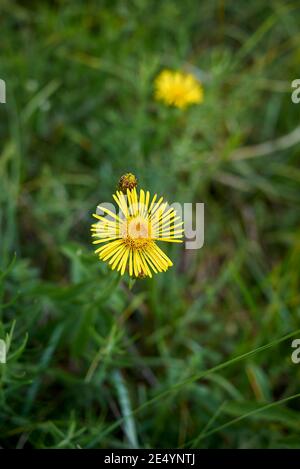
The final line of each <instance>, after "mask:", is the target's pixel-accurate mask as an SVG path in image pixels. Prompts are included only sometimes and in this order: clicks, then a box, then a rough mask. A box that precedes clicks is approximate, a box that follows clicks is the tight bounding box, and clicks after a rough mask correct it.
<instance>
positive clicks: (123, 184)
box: [118, 173, 138, 194]
mask: <svg viewBox="0 0 300 469" xmlns="http://www.w3.org/2000/svg"><path fill="white" fill-rule="evenodd" d="M137 183H138V181H137V178H136V177H135V175H134V174H132V173H126V174H123V176H122V177H121V178H120V180H119V183H118V190H119V191H121V192H123V194H126V193H127V189H129V190H132V189H133V188H134V187H136V186H137Z"/></svg>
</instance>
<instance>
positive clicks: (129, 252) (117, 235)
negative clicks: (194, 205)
mask: <svg viewBox="0 0 300 469" xmlns="http://www.w3.org/2000/svg"><path fill="white" fill-rule="evenodd" d="M113 198H114V200H115V202H116V203H117V204H118V207H119V209H120V214H119V215H117V214H115V213H114V212H112V211H111V210H109V209H107V208H106V207H103V206H99V207H98V209H99V212H101V215H99V214H94V215H93V216H94V217H95V218H96V219H98V222H97V223H94V224H93V225H92V228H91V231H92V237H94V238H97V239H95V240H94V241H93V244H103V246H100V247H99V248H98V249H96V251H95V252H96V253H97V254H98V255H99V258H100V259H101V260H103V261H106V262H108V264H109V265H110V266H111V268H112V269H113V270H114V269H117V271H119V272H120V274H121V275H124V273H125V271H126V269H127V267H128V272H129V275H130V276H131V277H145V276H148V277H152V271H153V272H155V273H158V272H163V271H166V270H168V268H169V267H170V266H172V265H173V264H172V261H171V260H170V259H169V258H168V256H167V255H166V254H165V253H164V252H163V251H162V250H161V249H160V248H159V247H158V246H157V244H156V242H157V241H167V242H173V243H181V242H182V240H181V239H180V238H182V237H183V231H184V229H183V227H182V225H183V222H182V221H181V220H180V217H179V216H177V214H176V212H175V210H174V209H173V208H168V203H167V202H164V203H162V202H163V197H161V198H160V199H159V200H158V201H157V202H156V199H157V195H156V194H155V195H154V197H153V198H152V201H151V203H150V193H149V191H147V192H144V191H143V190H142V189H141V190H140V191H139V194H138V192H137V190H136V188H135V187H134V188H133V189H127V193H126V195H125V194H124V193H123V192H122V191H117V192H116V194H114V195H113ZM102 214H103V215H102Z"/></svg>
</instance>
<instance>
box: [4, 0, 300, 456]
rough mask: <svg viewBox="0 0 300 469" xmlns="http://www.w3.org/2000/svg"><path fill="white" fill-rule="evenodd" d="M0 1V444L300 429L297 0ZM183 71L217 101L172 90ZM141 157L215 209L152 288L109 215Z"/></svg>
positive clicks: (242, 443)
mask: <svg viewBox="0 0 300 469" xmlns="http://www.w3.org/2000/svg"><path fill="white" fill-rule="evenodd" d="M0 10H1V15H0V25H1V29H0V44H1V47H0V78H2V79H4V80H5V81H6V85H7V103H6V104H1V105H0V187H1V191H0V268H1V272H0V338H2V339H4V338H6V340H7V344H8V345H9V351H8V361H7V364H6V365H0V445H1V446H2V447H4V448H135V447H140V448H191V447H198V448H271V447H272V448H278V447H279V448H288V447H297V448H299V447H300V418H299V411H300V399H299V398H297V397H293V396H295V395H297V393H298V392H299V378H300V372H299V370H300V368H299V367H300V365H298V366H297V365H295V364H293V363H292V361H291V352H292V348H291V341H292V338H289V339H287V340H280V338H282V337H284V336H285V335H287V334H289V333H291V332H295V331H297V329H299V327H300V326H299V318H300V307H299V304H300V292H299V277H300V270H299V265H300V238H299V233H300V229H299V228H300V227H299V215H300V207H299V196H300V167H299V161H300V158H299V157H300V152H299V151H300V144H299V143H300V127H298V125H299V112H300V104H299V105H298V106H297V105H296V104H293V103H292V102H291V82H292V80H294V79H296V78H298V77H300V66H299V63H300V33H299V22H300V6H299V3H298V2H285V1H272V2H267V1H260V0H249V1H247V2H236V1H234V0H232V1H222V0H206V1H197V0H185V1H182V0H164V1H161V2H159V1H155V0H131V1H130V0H117V1H113V0H107V1H104V0H102V1H83V0H82V1H79V0H77V1H74V0H73V1H59V0H56V1H37V0H36V1H34V0H31V1H25V0H24V1H16V0H1V4H0ZM164 68H171V69H174V70H176V69H183V70H189V71H193V72H194V73H195V74H196V75H197V76H198V77H199V78H200V79H201V80H202V83H203V86H204V93H205V96H204V102H203V104H202V105H199V106H193V107H191V108H189V109H187V110H185V111H180V110H178V109H173V108H169V107H165V106H164V105H163V104H160V103H157V102H156V101H155V100H154V98H153V80H154V79H155V77H156V76H157V74H158V73H159V72H160V71H161V70H162V69H164ZM128 171H130V172H133V173H135V174H136V175H137V177H138V179H139V184H140V187H143V188H146V189H149V190H151V192H154V191H158V193H159V194H161V195H165V196H166V197H167V198H168V199H169V201H170V202H174V201H179V202H192V201H193V202H204V203H205V217H206V220H205V245H204V247H203V248H202V249H201V250H198V251H186V250H185V249H184V247H181V246H178V245H176V246H171V247H170V249H169V251H168V253H169V255H170V256H171V257H172V259H173V260H174V267H173V268H172V269H170V270H169V271H168V272H167V273H164V274H160V275H157V276H155V277H154V278H153V279H152V280H139V281H137V282H136V283H135V285H134V286H133V288H132V289H130V288H129V284H128V280H127V279H125V280H122V281H121V282H120V281H119V277H118V275H116V274H115V273H113V272H111V271H110V270H109V269H108V268H107V266H106V265H105V264H104V263H100V262H99V261H98V260H97V257H96V256H95V255H94V253H93V248H92V246H91V241H90V232H89V229H90V223H91V221H92V219H91V214H92V213H93V211H94V210H95V207H96V205H97V204H98V203H99V202H101V201H109V200H110V199H111V194H112V193H113V192H114V190H115V187H116V184H117V181H118V179H119V177H120V176H121V175H122V174H123V173H124V172H128ZM168 248H169V247H168ZM294 337H296V338H297V333H296V335H295V336H294ZM298 337H300V332H299V334H298ZM264 346H266V347H264ZM259 347H263V348H262V350H260V349H259ZM257 349H258V350H257ZM202 372H203V373H204V375H203V376H202ZM290 396H291V397H292V398H291V399H289V397H290ZM281 401H282V402H281Z"/></svg>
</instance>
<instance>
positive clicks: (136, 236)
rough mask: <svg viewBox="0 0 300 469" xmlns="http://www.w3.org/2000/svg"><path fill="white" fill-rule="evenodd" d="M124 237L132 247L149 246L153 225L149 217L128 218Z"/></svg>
mask: <svg viewBox="0 0 300 469" xmlns="http://www.w3.org/2000/svg"><path fill="white" fill-rule="evenodd" d="M124 228H125V229H124V233H123V238H124V241H125V243H126V244H127V245H128V246H130V247H131V248H135V249H139V248H144V247H146V246H148V245H149V244H150V243H151V242H152V239H151V226H150V222H149V220H148V219H145V218H143V217H140V216H138V217H134V218H130V219H128V220H126V222H125V227H124Z"/></svg>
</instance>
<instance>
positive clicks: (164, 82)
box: [155, 70, 203, 109]
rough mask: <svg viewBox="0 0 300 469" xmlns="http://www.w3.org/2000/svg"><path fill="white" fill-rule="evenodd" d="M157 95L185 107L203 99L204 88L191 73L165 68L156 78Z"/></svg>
mask: <svg viewBox="0 0 300 469" xmlns="http://www.w3.org/2000/svg"><path fill="white" fill-rule="evenodd" d="M155 97H156V99H157V100H159V101H163V102H164V103H165V104H168V105H170V106H175V107H178V108H181V109H183V108H185V107H187V106H189V105H190V104H197V103H201V102H202V101H203V88H202V85H201V83H200V82H199V81H198V80H197V79H196V78H195V77H194V75H192V74H191V73H184V72H179V71H177V72H173V71H171V70H163V71H162V72H161V73H160V74H159V75H158V77H157V78H156V80H155Z"/></svg>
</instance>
